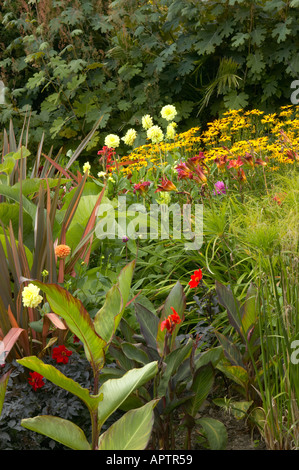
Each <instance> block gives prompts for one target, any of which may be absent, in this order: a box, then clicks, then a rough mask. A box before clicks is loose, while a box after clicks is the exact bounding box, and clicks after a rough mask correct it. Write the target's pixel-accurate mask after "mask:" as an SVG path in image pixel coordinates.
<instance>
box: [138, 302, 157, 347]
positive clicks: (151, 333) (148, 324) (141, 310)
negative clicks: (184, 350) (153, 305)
mask: <svg viewBox="0 0 299 470" xmlns="http://www.w3.org/2000/svg"><path fill="white" fill-rule="evenodd" d="M135 311H136V318H137V321H138V323H139V326H140V331H141V334H142V336H143V337H144V339H145V341H146V344H147V347H148V348H150V349H151V351H150V353H152V354H155V352H156V350H157V342H156V338H157V333H158V326H159V318H158V317H157V316H156V315H155V314H154V313H153V312H151V311H150V310H148V309H147V308H146V307H145V306H144V305H142V304H140V303H138V302H136V303H135ZM157 355H158V354H155V356H157Z"/></svg>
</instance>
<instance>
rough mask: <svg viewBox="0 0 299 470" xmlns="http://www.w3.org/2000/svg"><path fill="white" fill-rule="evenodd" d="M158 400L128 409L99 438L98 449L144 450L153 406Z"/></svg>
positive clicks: (150, 426) (147, 440) (149, 432)
mask: <svg viewBox="0 0 299 470" xmlns="http://www.w3.org/2000/svg"><path fill="white" fill-rule="evenodd" d="M157 401H158V400H152V401H150V402H149V403H147V404H146V405H144V406H141V407H140V408H137V409H135V410H130V411H128V412H127V413H126V414H125V415H124V416H122V417H121V418H120V419H119V420H118V421H116V422H115V423H113V424H112V425H111V426H110V427H109V429H108V430H107V431H106V432H104V433H103V434H102V435H101V436H100V438H99V445H98V450H144V449H145V448H146V446H147V445H148V442H149V439H150V436H151V432H152V427H153V423H154V413H153V408H154V407H155V405H156V403H157Z"/></svg>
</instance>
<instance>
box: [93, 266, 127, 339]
mask: <svg viewBox="0 0 299 470" xmlns="http://www.w3.org/2000/svg"><path fill="white" fill-rule="evenodd" d="M135 264H136V262H135V260H134V261H132V262H131V263H129V264H128V265H127V266H125V267H124V268H123V269H122V270H121V272H120V274H119V276H118V280H117V283H116V284H115V285H114V286H112V288H111V289H110V290H109V291H108V293H107V295H106V299H105V303H104V305H103V307H102V308H101V309H100V310H99V311H98V312H97V313H96V315H95V318H94V328H95V331H96V332H97V334H98V335H99V336H101V338H103V339H104V340H105V341H106V343H107V344H108V343H110V341H111V340H112V337H113V335H114V333H115V331H116V329H117V327H118V325H119V322H120V320H121V317H122V314H123V312H124V309H125V307H126V304H127V302H128V299H129V295H130V288H131V282H132V277H133V273H134V268H135Z"/></svg>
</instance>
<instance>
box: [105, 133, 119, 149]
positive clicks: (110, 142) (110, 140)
mask: <svg viewBox="0 0 299 470" xmlns="http://www.w3.org/2000/svg"><path fill="white" fill-rule="evenodd" d="M119 143H120V140H119V137H118V135H115V134H109V135H107V136H106V137H105V145H106V146H107V147H109V148H113V149H115V148H116V147H118V146H119Z"/></svg>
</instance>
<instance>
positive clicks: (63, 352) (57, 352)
mask: <svg viewBox="0 0 299 470" xmlns="http://www.w3.org/2000/svg"><path fill="white" fill-rule="evenodd" d="M72 354H73V353H72V351H70V350H69V349H66V347H65V346H64V345H63V344H62V345H61V346H57V347H56V348H53V352H52V359H56V362H57V363H61V364H67V363H68V362H69V356H71V355H72Z"/></svg>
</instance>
